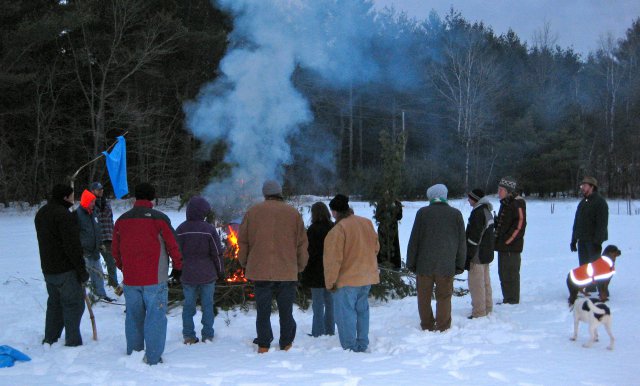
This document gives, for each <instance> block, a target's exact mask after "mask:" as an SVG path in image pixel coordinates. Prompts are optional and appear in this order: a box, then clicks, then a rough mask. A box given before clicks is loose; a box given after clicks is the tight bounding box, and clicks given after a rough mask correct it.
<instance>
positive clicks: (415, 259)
mask: <svg viewBox="0 0 640 386" xmlns="http://www.w3.org/2000/svg"><path fill="white" fill-rule="evenodd" d="M517 188H518V186H517V183H516V181H515V179H513V178H511V177H504V178H502V179H501V180H500V182H499V184H498V196H499V198H500V209H499V212H498V214H497V216H496V217H495V218H494V213H493V212H492V210H493V208H492V205H491V203H490V202H489V200H488V198H487V197H486V196H485V193H484V191H482V190H481V189H473V190H472V191H470V192H469V193H468V202H469V204H470V205H471V206H472V207H473V209H472V211H471V215H470V217H469V220H468V222H467V226H466V228H465V224H464V220H463V218H462V213H461V212H460V211H459V210H457V209H455V208H453V207H451V206H450V205H449V204H448V201H447V195H448V190H447V187H446V186H445V185H443V184H436V185H433V186H431V187H430V188H429V189H427V192H426V193H427V198H428V200H429V205H428V206H425V207H423V208H421V209H420V210H418V212H417V214H416V218H415V221H414V224H413V228H412V230H411V236H410V239H409V244H408V248H407V260H406V267H407V268H408V269H409V270H410V271H412V272H414V273H415V274H416V284H417V294H418V296H417V298H418V312H419V317H420V326H421V328H422V329H423V330H429V331H436V330H437V331H445V330H447V329H448V328H450V326H451V297H452V295H453V281H454V276H455V275H458V274H461V273H463V272H464V271H465V270H468V271H469V274H468V275H469V276H468V279H469V290H470V294H471V300H472V312H471V315H470V316H469V318H479V317H483V316H486V315H487V314H489V313H491V312H492V310H493V300H492V290H491V281H490V277H489V264H490V263H491V262H492V261H493V257H494V251H497V255H498V271H499V278H500V285H501V289H502V295H503V300H502V301H501V302H499V303H498V304H518V303H519V301H520V263H521V253H522V250H523V246H524V233H525V228H526V224H527V221H526V204H525V201H524V199H523V198H522V197H521V196H520V195H519V194H518V189H517ZM581 189H582V191H583V194H584V198H583V200H582V201H581V202H580V204H579V206H578V210H577V213H576V218H575V223H574V227H573V235H572V241H571V250H572V251H574V250H577V251H578V252H579V255H580V262H581V263H583V262H585V264H596V263H595V262H596V260H598V259H600V253H601V245H602V242H604V241H605V240H606V239H607V217H608V208H607V204H606V201H604V199H603V198H602V197H601V196H599V194H598V193H597V181H596V180H595V179H594V178H592V177H585V179H584V180H583V181H582V184H581ZM103 193H104V190H103V187H102V185H101V184H100V183H98V182H96V183H92V184H91V185H90V187H89V189H88V190H85V191H84V192H83V193H82V196H81V200H80V206H79V207H78V209H77V210H76V211H75V213H74V212H70V211H69V209H70V208H71V207H72V206H73V205H74V192H73V188H72V187H70V186H66V185H56V186H55V187H54V188H53V190H52V193H51V196H50V199H49V201H48V202H47V204H46V205H45V206H43V207H42V208H41V209H40V210H39V211H38V213H37V214H36V217H35V225H36V232H37V236H38V244H39V248H40V257H41V266H42V271H43V274H44V277H45V282H46V284H47V292H48V295H49V298H48V301H47V311H46V322H45V336H44V339H43V343H48V344H52V343H54V342H56V341H57V340H58V339H59V338H60V337H61V334H62V330H63V329H64V330H65V345H67V346H77V345H81V344H82V338H81V335H80V329H79V324H80V319H81V317H82V314H83V312H84V297H85V291H84V288H83V285H84V284H86V283H87V281H88V280H89V279H91V283H92V288H93V290H94V292H95V295H96V296H97V297H100V298H103V299H104V300H106V301H111V300H112V299H110V298H109V297H108V296H107V295H106V292H105V290H104V282H103V279H102V277H103V274H102V268H101V263H100V261H99V256H100V254H102V256H103V258H104V259H105V262H106V265H107V268H108V284H109V285H111V286H113V287H114V291H115V292H116V294H117V295H118V296H119V295H120V293H119V292H120V290H123V292H124V297H125V303H126V307H127V308H126V318H125V336H126V342H127V350H126V351H127V354H131V353H132V352H133V351H142V350H145V355H144V361H145V362H146V363H148V364H150V365H154V364H157V363H159V362H162V357H161V355H162V353H163V351H164V345H165V340H166V330H167V318H166V311H167V309H166V307H167V302H168V288H167V281H168V278H169V275H168V272H169V262H170V260H171V266H172V272H171V276H172V277H174V278H175V279H178V280H180V281H181V283H182V287H183V293H184V305H183V311H182V320H183V329H182V334H183V339H184V343H185V344H193V343H197V342H198V341H199V340H200V339H199V338H198V337H197V335H196V331H195V326H194V323H193V316H194V315H195V313H196V302H197V300H198V298H199V299H200V304H201V309H202V321H201V323H202V330H201V334H200V336H201V339H202V341H210V340H212V339H213V337H214V328H213V323H214V310H213V308H214V293H215V282H216V280H218V279H219V278H223V277H224V263H223V248H222V245H221V243H220V238H219V235H218V233H217V231H216V229H215V228H214V226H213V225H211V224H210V223H209V222H207V221H206V218H207V215H208V214H209V212H210V210H211V206H210V204H209V203H208V202H207V200H206V199H204V198H203V197H200V196H195V197H192V198H191V199H190V201H189V203H188V205H187V210H186V221H185V222H183V223H182V224H181V225H180V226H178V228H177V229H176V230H174V229H173V227H172V226H171V222H170V220H169V218H168V217H167V216H166V215H165V214H164V213H162V212H160V211H158V210H156V209H153V200H154V199H155V189H154V187H153V186H152V185H150V184H148V183H142V184H139V185H138V186H136V188H135V192H134V194H135V199H136V200H135V203H134V206H133V208H132V209H130V210H129V211H127V212H125V213H124V214H123V215H122V216H120V218H118V220H117V221H116V222H115V224H113V213H112V210H111V207H110V206H109V204H108V202H107V201H106V200H105V199H104V195H103ZM262 193H263V196H264V201H262V202H260V203H258V204H256V205H253V206H252V207H251V208H249V209H248V210H247V212H246V213H245V215H244V217H243V220H242V223H241V224H240V227H239V232H238V244H239V255H238V260H239V262H240V265H241V266H242V267H243V268H244V269H245V277H246V278H247V279H249V280H251V281H252V282H253V284H254V294H255V301H256V310H257V316H256V335H257V336H256V338H255V339H254V343H255V344H256V345H257V351H258V353H265V352H268V351H269V349H270V347H271V343H272V341H273V339H274V337H273V332H272V329H271V322H270V315H271V307H272V300H273V298H274V297H275V300H276V304H277V307H278V313H279V322H280V336H279V341H278V344H279V347H280V349H281V350H285V351H286V350H289V349H290V348H291V347H292V345H293V341H294V339H295V335H296V322H295V320H294V318H293V302H294V299H295V294H296V288H297V281H298V277H299V274H301V278H302V283H303V284H304V285H306V286H308V287H310V288H311V292H312V310H313V322H312V329H311V333H310V334H309V335H311V336H314V337H317V336H321V335H333V334H335V327H336V326H337V331H338V337H339V341H340V344H341V346H342V347H343V348H344V349H345V350H352V351H354V352H363V351H365V350H366V349H367V347H368V344H369V339H368V333H369V303H368V297H369V291H370V289H371V285H374V284H377V283H379V281H380V278H379V273H378V272H379V270H378V261H377V260H378V252H379V249H380V244H379V241H378V234H377V233H376V231H375V228H374V226H373V223H372V222H371V220H369V219H367V218H364V217H361V216H358V215H355V214H354V212H353V210H352V209H351V208H350V206H349V198H348V197H347V196H345V195H342V194H338V195H336V196H335V197H334V198H333V199H332V200H331V201H330V202H329V208H327V206H326V205H325V204H324V203H322V202H317V203H315V204H313V205H312V207H311V225H310V226H309V228H308V229H305V226H304V221H303V219H302V216H301V214H300V213H299V212H298V211H297V210H296V209H295V208H294V207H292V206H291V205H289V204H287V203H286V202H285V200H284V198H283V195H282V187H281V185H280V184H279V183H278V182H277V181H275V180H267V181H265V182H264V184H263V187H262ZM331 217H333V218H334V219H335V222H333V221H332V219H331ZM608 248H609V247H608ZM609 249H611V248H609ZM607 252H611V253H609V254H610V255H612V256H613V261H615V257H617V256H619V254H620V251H619V250H618V249H617V248H615V247H613V249H611V250H607ZM598 266H600V265H598ZM115 267H117V269H119V270H120V271H121V272H122V275H123V282H122V285H120V284H118V279H117V273H116V272H115ZM112 268H113V270H112ZM610 268H611V270H612V269H613V264H611V265H610ZM611 270H610V271H611ZM587 271H588V272H592V271H593V269H591V270H587ZM587 271H585V272H587ZM596 276H597V275H595V276H593V275H592V277H591V280H589V279H587V278H585V277H583V276H580V275H571V274H570V275H569V277H568V279H567V283H568V285H569V286H570V287H569V288H570V291H576V289H580V288H581V287H580V286H585V284H591V283H592V282H593V281H597V280H598V279H602V278H603V277H604V276H602V275H600V276H597V277H596ZM575 277H579V279H575ZM574 279H575V280H574ZM607 279H610V275H609V276H608V277H607ZM576 280H577V281H579V282H576ZM434 290H435V300H436V311H435V315H434V312H433V310H432V308H431V298H432V294H433V293H434ZM605 291H606V286H603V285H601V286H600V296H601V298H608V292H605ZM571 294H572V296H574V292H571ZM576 296H577V295H576Z"/></svg>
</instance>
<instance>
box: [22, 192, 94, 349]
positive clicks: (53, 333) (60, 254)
mask: <svg viewBox="0 0 640 386" xmlns="http://www.w3.org/2000/svg"><path fill="white" fill-rule="evenodd" d="M71 206H73V188H71V187H70V186H68V185H56V186H54V187H53V190H52V192H51V196H50V199H49V201H48V202H47V204H46V205H45V206H43V207H42V208H40V210H38V212H37V213H36V217H35V221H34V222H35V227H36V234H37V236H38V248H39V250H40V265H41V267H42V273H43V275H44V281H45V283H46V284H47V293H48V294H49V298H48V299H47V316H46V320H45V328H44V339H43V340H42V343H43V344H44V343H48V344H53V343H55V342H57V341H58V339H59V338H60V336H61V335H62V330H63V329H64V331H65V346H80V345H82V336H81V335H80V321H81V319H82V314H83V313H84V289H83V288H82V285H83V284H84V283H85V282H86V281H87V280H89V274H88V273H87V270H86V268H85V262H84V259H83V258H82V246H81V245H80V230H79V228H78V220H77V217H76V215H75V214H73V213H71V212H69V208H71Z"/></svg>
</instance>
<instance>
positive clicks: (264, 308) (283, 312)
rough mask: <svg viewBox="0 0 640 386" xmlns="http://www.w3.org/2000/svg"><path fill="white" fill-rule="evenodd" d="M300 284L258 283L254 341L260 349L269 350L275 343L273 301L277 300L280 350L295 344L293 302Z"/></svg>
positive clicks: (255, 285)
mask: <svg viewBox="0 0 640 386" xmlns="http://www.w3.org/2000/svg"><path fill="white" fill-rule="evenodd" d="M297 285H298V283H297V282H295V281H256V282H254V292H255V299H256V308H257V311H258V312H257V314H258V315H257V317H256V332H257V334H258V337H257V338H256V339H255V340H254V343H256V344H257V345H258V346H259V347H263V348H269V347H270V346H271V342H272V341H273V331H271V301H272V299H273V297H274V296H275V298H276V304H277V305H278V314H279V316H280V341H279V344H280V349H284V348H285V347H286V346H288V345H290V344H291V343H293V339H294V338H295V337H296V321H295V320H294V319H293V300H294V299H295V297H296V288H297Z"/></svg>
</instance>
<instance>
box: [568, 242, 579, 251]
mask: <svg viewBox="0 0 640 386" xmlns="http://www.w3.org/2000/svg"><path fill="white" fill-rule="evenodd" d="M576 244H577V242H575V241H572V242H571V244H570V245H569V248H571V252H578V246H577V245H576Z"/></svg>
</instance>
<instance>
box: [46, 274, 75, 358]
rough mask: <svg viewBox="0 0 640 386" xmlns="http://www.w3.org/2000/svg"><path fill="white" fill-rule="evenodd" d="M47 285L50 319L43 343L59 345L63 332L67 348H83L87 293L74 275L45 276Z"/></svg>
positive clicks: (47, 321) (48, 317)
mask: <svg viewBox="0 0 640 386" xmlns="http://www.w3.org/2000/svg"><path fill="white" fill-rule="evenodd" d="M44 281H45V282H46V283H47V293H48V294H49V298H48V299H47V316H46V321H45V326H44V340H43V341H42V343H49V344H52V343H54V342H57V341H58V339H59V338H60V336H61V335H62V329H63V328H64V339H65V346H80V345H82V336H80V320H81V319H82V314H83V313H84V289H82V284H80V282H79V281H78V275H77V274H76V272H75V271H68V272H64V273H58V274H46V275H44Z"/></svg>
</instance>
